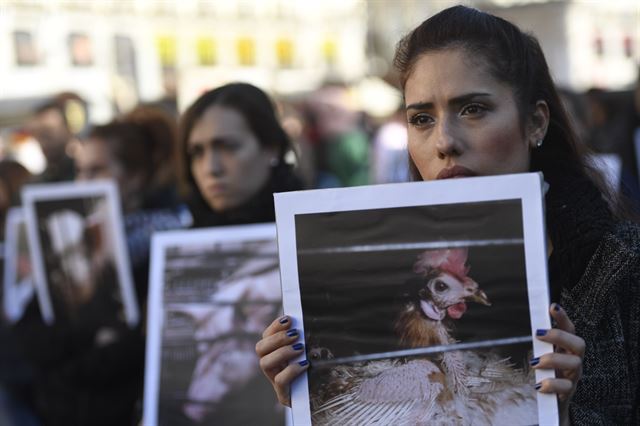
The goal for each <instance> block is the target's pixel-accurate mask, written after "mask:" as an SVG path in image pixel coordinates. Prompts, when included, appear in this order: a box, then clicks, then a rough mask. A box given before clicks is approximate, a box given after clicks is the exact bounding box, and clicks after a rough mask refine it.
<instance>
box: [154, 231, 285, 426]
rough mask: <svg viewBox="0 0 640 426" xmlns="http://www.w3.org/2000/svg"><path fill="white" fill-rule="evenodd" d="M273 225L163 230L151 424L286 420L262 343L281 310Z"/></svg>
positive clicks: (157, 252) (157, 254)
mask: <svg viewBox="0 0 640 426" xmlns="http://www.w3.org/2000/svg"><path fill="white" fill-rule="evenodd" d="M275 237H276V231H275V226H274V225H273V224H263V225H247V226H236V227H221V228H214V229H202V230H190V231H176V232H166V233H159V234H156V235H155V236H154V238H153V241H152V254H151V276H150V283H149V284H150V288H149V314H148V338H147V360H146V372H145V396H144V416H143V417H144V424H145V425H147V426H154V425H167V426H168V425H171V426H179V425H214V424H215V425H222V424H223V425H238V426H240V425H242V426H244V425H257V424H259V425H283V424H284V423H285V413H284V410H283V408H282V406H280V404H279V403H278V401H277V399H276V396H275V393H274V392H273V389H272V388H271V385H270V383H269V381H268V380H267V379H266V378H265V377H264V375H263V374H262V372H261V371H260V368H259V364H258V358H257V355H256V354H255V344H256V342H257V341H258V340H259V339H260V338H261V334H262V332H263V331H264V329H265V328H266V327H267V325H269V324H270V323H271V322H272V321H273V320H274V319H275V318H276V317H277V316H278V315H279V314H280V313H281V295H280V274H279V270H278V252H277V246H276V241H275Z"/></svg>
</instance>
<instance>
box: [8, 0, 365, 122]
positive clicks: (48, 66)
mask: <svg viewBox="0 0 640 426" xmlns="http://www.w3.org/2000/svg"><path fill="white" fill-rule="evenodd" d="M365 43H366V4H365V3H363V2H361V1H357V0H341V1H335V0H334V1H323V2H301V1H292V0H254V1H246V0H225V1H207V0H181V1H165V0H157V1H156V0H111V1H109V0H104V1H96V2H94V1H84V0H77V1H76V0H3V1H2V2H1V3H0V52H2V54H1V55H0V74H1V75H2V76H3V78H2V79H1V81H0V100H6V99H16V98H21V99H23V98H31V97H39V96H45V95H49V94H52V93H55V92H58V91H68V90H71V91H75V92H77V93H79V94H80V95H82V96H84V97H86V98H87V100H88V101H89V104H90V106H91V117H92V120H93V121H96V122H104V121H107V120H108V119H110V118H111V116H112V115H113V112H114V111H113V108H112V103H115V106H116V107H117V109H119V110H123V109H124V110H126V109H127V108H130V107H131V106H133V105H134V104H135V103H137V102H138V101H153V100H157V99H159V98H162V97H165V96H168V97H172V96H175V95H176V94H179V96H180V98H179V99H178V101H179V103H180V105H181V106H184V105H187V104H188V103H189V102H191V101H192V100H193V99H194V98H195V97H196V96H197V95H199V94H200V93H201V92H202V91H203V90H206V89H208V88H210V87H213V86H216V85H219V84H222V83H226V82H228V81H231V80H248V81H251V82H253V83H255V84H257V85H260V86H262V87H263V88H265V89H268V90H271V91H273V92H276V93H290V92H296V91H309V90H312V89H314V88H315V87H317V85H318V84H320V83H321V82H322V81H323V80H324V79H326V78H334V79H342V80H346V81H352V80H357V79H359V78H360V77H362V76H364V74H365V72H366V61H365V57H364V55H365V48H364V46H365Z"/></svg>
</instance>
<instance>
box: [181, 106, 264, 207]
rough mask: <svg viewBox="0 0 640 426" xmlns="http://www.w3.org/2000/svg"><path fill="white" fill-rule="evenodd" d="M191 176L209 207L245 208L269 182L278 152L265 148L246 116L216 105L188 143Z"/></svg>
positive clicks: (193, 131)
mask: <svg viewBox="0 0 640 426" xmlns="http://www.w3.org/2000/svg"><path fill="white" fill-rule="evenodd" d="M187 150H188V155H189V159H190V167H191V174H192V175H193V177H194V179H195V181H196V185H197V186H198V190H199V191H200V194H202V197H203V198H204V199H205V201H206V202H207V204H208V205H209V207H211V208H212V209H213V210H216V211H225V210H229V209H233V208H235V207H238V206H241V205H242V204H244V203H245V202H247V201H249V199H251V198H252V197H253V196H254V195H256V194H257V193H258V192H259V191H260V189H261V188H262V187H263V186H264V185H265V184H266V183H267V180H268V179H269V176H270V173H271V160H272V159H273V158H274V157H275V152H273V150H271V149H268V148H263V147H262V146H261V145H260V143H259V141H258V138H257V137H256V136H255V135H254V134H253V133H252V131H251V129H250V128H249V124H248V123H247V121H246V119H245V118H244V116H243V115H242V114H240V113H239V112H238V111H236V110H235V109H231V108H225V107H220V106H212V107H210V108H209V109H207V110H206V111H205V112H204V114H202V116H201V117H200V118H199V119H198V121H196V123H195V125H194V126H193V129H192V130H191V133H190V135H189V140H188V146H187Z"/></svg>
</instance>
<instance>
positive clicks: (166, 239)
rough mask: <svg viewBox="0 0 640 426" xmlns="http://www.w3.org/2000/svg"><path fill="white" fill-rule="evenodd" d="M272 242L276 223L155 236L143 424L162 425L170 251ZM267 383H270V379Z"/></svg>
mask: <svg viewBox="0 0 640 426" xmlns="http://www.w3.org/2000/svg"><path fill="white" fill-rule="evenodd" d="M270 239H272V240H275V239H276V227H275V224H273V223H267V224H256V225H241V226H225V227H217V228H204V229H193V230H183V231H167V232H160V233H157V234H154V235H153V238H152V240H151V265H150V269H149V272H150V274H149V299H148V308H147V311H148V312H147V346H146V362H145V377H144V408H143V419H144V421H143V422H144V424H145V425H148V426H155V425H157V424H158V411H159V404H158V398H159V392H160V369H161V350H162V328H163V325H164V319H165V311H164V308H163V303H164V300H163V290H164V273H165V269H166V253H167V249H169V248H175V247H176V246H187V247H188V246H191V245H195V244H203V243H214V242H242V241H254V240H270ZM265 380H267V379H266V377H265ZM285 411H286V414H285V415H286V416H287V417H286V423H287V424H290V421H289V417H290V413H289V411H288V410H285Z"/></svg>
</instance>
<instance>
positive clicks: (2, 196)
mask: <svg viewBox="0 0 640 426" xmlns="http://www.w3.org/2000/svg"><path fill="white" fill-rule="evenodd" d="M32 178H33V176H32V175H31V173H29V171H28V170H27V169H26V168H25V167H24V166H23V165H22V164H20V163H18V162H17V161H14V160H10V159H4V160H1V161H0V241H4V231H5V229H4V223H5V219H6V217H7V211H8V210H9V208H10V207H12V206H17V205H19V204H20V190H21V189H22V186H23V185H25V184H26V183H28V182H29V181H30V180H31V179H32Z"/></svg>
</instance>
